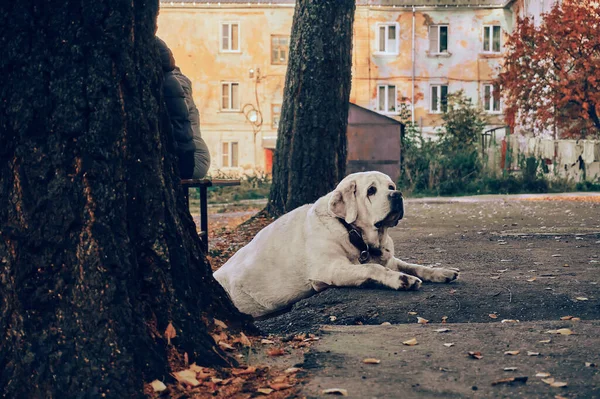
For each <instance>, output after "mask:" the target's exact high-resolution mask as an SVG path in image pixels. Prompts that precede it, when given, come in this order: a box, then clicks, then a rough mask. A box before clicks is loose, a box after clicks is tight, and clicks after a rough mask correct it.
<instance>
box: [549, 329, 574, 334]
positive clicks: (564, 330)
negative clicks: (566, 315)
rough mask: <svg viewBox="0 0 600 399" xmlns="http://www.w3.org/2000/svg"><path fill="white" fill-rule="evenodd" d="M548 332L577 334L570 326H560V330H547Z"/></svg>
mask: <svg viewBox="0 0 600 399" xmlns="http://www.w3.org/2000/svg"><path fill="white" fill-rule="evenodd" d="M546 333H547V334H560V335H571V334H575V333H574V332H573V331H571V330H570V329H568V328H559V329H558V330H548V331H546Z"/></svg>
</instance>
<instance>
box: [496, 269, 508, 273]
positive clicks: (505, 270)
mask: <svg viewBox="0 0 600 399" xmlns="http://www.w3.org/2000/svg"><path fill="white" fill-rule="evenodd" d="M507 271H508V269H502V270H498V273H506V272H507Z"/></svg>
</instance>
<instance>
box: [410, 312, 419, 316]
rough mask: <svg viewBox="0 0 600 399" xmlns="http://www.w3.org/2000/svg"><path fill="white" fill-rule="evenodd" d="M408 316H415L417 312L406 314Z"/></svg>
mask: <svg viewBox="0 0 600 399" xmlns="http://www.w3.org/2000/svg"><path fill="white" fill-rule="evenodd" d="M408 314H409V315H411V316H416V315H417V312H408Z"/></svg>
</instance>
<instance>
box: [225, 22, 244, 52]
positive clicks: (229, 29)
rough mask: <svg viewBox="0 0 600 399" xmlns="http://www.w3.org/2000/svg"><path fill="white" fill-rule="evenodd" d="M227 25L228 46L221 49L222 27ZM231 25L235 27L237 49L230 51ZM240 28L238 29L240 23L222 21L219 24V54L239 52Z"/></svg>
mask: <svg viewBox="0 0 600 399" xmlns="http://www.w3.org/2000/svg"><path fill="white" fill-rule="evenodd" d="M225 25H228V26H229V28H228V32H229V46H228V48H225V49H224V48H223V26H225ZM233 25H237V45H238V48H237V49H232V48H231V45H232V40H231V38H232V34H231V32H232V30H233ZM241 30H242V29H241V27H240V22H239V21H223V22H221V24H220V25H219V52H221V53H240V52H241V50H240V49H241V47H242V46H241V43H240V38H241V33H240V32H241Z"/></svg>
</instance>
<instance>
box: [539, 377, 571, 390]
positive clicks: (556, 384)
mask: <svg viewBox="0 0 600 399" xmlns="http://www.w3.org/2000/svg"><path fill="white" fill-rule="evenodd" d="M542 381H544V382H545V383H546V384H548V385H550V386H551V387H554V388H563V387H566V386H567V383H566V382H562V381H556V380H555V379H554V378H544V379H542Z"/></svg>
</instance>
